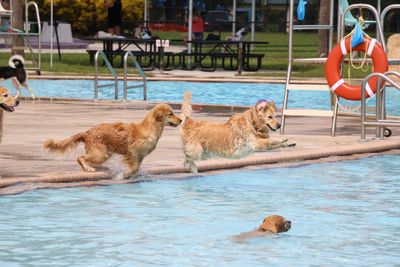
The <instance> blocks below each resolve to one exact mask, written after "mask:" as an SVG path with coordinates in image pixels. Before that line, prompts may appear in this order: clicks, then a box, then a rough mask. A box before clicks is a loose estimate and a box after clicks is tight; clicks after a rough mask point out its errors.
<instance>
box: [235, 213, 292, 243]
mask: <svg viewBox="0 0 400 267" xmlns="http://www.w3.org/2000/svg"><path fill="white" fill-rule="evenodd" d="M291 227H292V222H291V221H287V220H286V219H285V218H284V217H282V216H280V215H271V216H268V217H265V218H264V220H263V222H262V224H261V225H260V226H259V227H258V228H257V229H255V230H253V231H250V232H245V233H240V234H239V235H235V236H233V240H234V241H237V242H241V241H245V240H246V239H248V238H252V237H261V236H263V235H265V234H266V233H272V234H277V233H283V232H287V231H289V230H290V228H291Z"/></svg>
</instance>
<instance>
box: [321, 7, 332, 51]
mask: <svg viewBox="0 0 400 267" xmlns="http://www.w3.org/2000/svg"><path fill="white" fill-rule="evenodd" d="M330 2H331V0H320V2H319V17H318V20H319V24H321V25H328V24H329V14H330V7H331V5H330ZM328 34H329V31H328V30H319V31H318V45H319V54H320V57H324V56H327V55H328V53H329V51H328V49H329V43H328V41H329V38H328Z"/></svg>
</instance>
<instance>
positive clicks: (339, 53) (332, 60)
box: [325, 37, 389, 100]
mask: <svg viewBox="0 0 400 267" xmlns="http://www.w3.org/2000/svg"><path fill="white" fill-rule="evenodd" d="M350 43H351V37H347V38H345V39H343V40H341V41H340V43H339V44H337V45H336V46H335V47H334V48H333V49H332V51H331V52H330V53H329V56H328V58H327V60H326V63H325V77H326V80H327V82H328V85H329V87H330V88H331V90H332V92H334V93H335V94H336V95H338V96H340V97H342V98H344V99H347V100H360V99H361V85H350V84H348V83H346V82H345V81H344V80H343V78H342V77H341V76H340V73H341V71H340V69H341V64H342V60H343V57H344V56H345V55H347V54H348V53H349V52H350V45H351V44H350ZM352 51H362V52H365V53H367V55H368V56H370V57H371V59H372V62H373V64H374V68H373V72H380V73H384V72H386V71H388V68H389V63H388V58H387V55H386V53H385V51H384V49H383V47H382V46H381V45H380V43H379V42H378V41H377V40H376V39H370V38H366V37H364V43H362V44H360V45H358V46H356V47H354V48H352ZM378 79H379V78H378V77H373V78H371V79H370V80H369V82H368V84H367V86H366V94H365V96H366V97H367V98H368V97H371V96H373V95H374V94H375V92H376V84H377V82H378Z"/></svg>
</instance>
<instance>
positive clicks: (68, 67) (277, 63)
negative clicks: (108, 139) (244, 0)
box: [0, 32, 365, 77]
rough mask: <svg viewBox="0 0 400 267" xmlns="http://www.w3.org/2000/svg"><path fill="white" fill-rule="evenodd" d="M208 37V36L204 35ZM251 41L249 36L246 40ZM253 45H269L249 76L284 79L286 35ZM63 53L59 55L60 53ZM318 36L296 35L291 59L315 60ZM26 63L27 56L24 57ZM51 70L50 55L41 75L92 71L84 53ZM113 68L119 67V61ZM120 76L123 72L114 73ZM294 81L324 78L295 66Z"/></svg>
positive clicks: (319, 68) (318, 70) (259, 36)
mask: <svg viewBox="0 0 400 267" xmlns="http://www.w3.org/2000/svg"><path fill="white" fill-rule="evenodd" d="M153 34H155V35H158V36H159V37H160V38H162V39H171V40H173V39H182V33H181V32H155V33H153ZM206 35H207V34H206ZM229 35H230V33H222V34H221V39H225V38H226V37H227V36H229ZM247 39H248V40H250V36H249V35H248V36H247ZM255 40H256V41H268V42H269V44H268V45H266V46H265V45H263V46H256V47H255V48H254V51H253V52H254V53H263V54H264V59H263V61H262V67H261V69H260V71H258V72H252V73H248V75H257V76H272V77H277V76H280V77H284V76H286V71H287V65H288V34H285V33H256V35H255ZM61 52H62V51H61ZM9 56H10V54H9V53H0V61H1V62H2V63H1V65H6V64H7V61H8V58H9ZM318 56H319V52H318V36H317V33H310V32H298V33H296V34H295V35H294V51H293V57H295V58H296V57H297V58H299V57H301V58H307V57H318ZM26 57H27V59H28V60H29V55H26ZM53 60H54V61H53V68H52V69H50V54H42V72H44V73H46V72H52V73H54V74H72V75H74V74H80V75H92V74H93V73H94V67H93V66H92V65H91V64H90V63H89V55H88V54H87V53H74V54H71V53H62V59H61V60H59V59H58V55H57V54H56V50H55V54H54V55H53ZM115 65H117V66H118V65H119V64H118V61H117V63H116V64H115ZM117 71H118V72H119V73H120V74H122V69H117ZM100 73H101V74H108V73H109V72H108V71H107V70H106V69H105V68H100ZM293 76H295V77H324V65H323V64H301V63H296V64H295V65H294V68H293ZM364 76H365V73H362V72H359V71H358V72H357V71H352V77H364Z"/></svg>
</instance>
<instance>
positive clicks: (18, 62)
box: [8, 55, 25, 69]
mask: <svg viewBox="0 0 400 267" xmlns="http://www.w3.org/2000/svg"><path fill="white" fill-rule="evenodd" d="M24 64H25V59H24V58H23V57H22V56H21V55H13V56H11V57H10V59H9V60H8V65H9V66H10V67H12V68H17V69H18V68H23V67H24Z"/></svg>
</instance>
